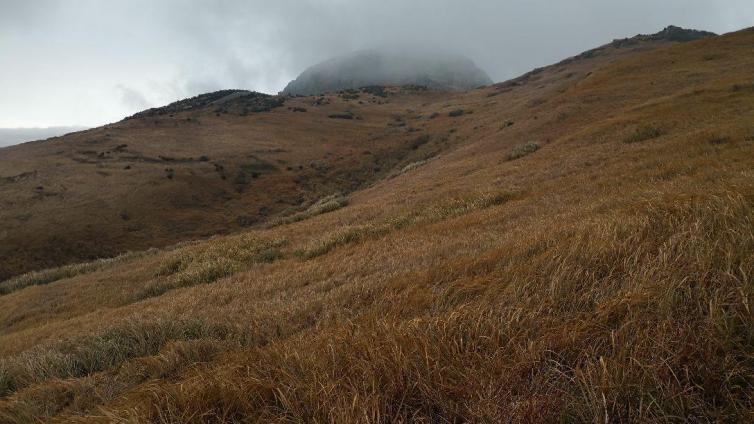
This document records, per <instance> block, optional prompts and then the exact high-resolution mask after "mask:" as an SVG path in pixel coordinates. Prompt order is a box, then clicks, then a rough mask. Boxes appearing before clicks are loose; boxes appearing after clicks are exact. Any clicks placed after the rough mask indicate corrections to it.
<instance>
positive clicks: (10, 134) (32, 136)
mask: <svg viewBox="0 0 754 424" xmlns="http://www.w3.org/2000/svg"><path fill="white" fill-rule="evenodd" d="M85 129H86V128H85V127H47V128H0V147H4V146H12V145H14V144H19V143H25V142H27V141H34V140H42V139H45V138H50V137H57V136H61V135H65V134H69V133H72V132H76V131H82V130H85Z"/></svg>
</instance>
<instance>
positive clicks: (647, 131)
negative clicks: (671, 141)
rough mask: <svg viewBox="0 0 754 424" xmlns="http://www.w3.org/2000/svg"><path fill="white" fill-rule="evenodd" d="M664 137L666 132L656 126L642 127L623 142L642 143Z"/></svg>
mask: <svg viewBox="0 0 754 424" xmlns="http://www.w3.org/2000/svg"><path fill="white" fill-rule="evenodd" d="M663 135H665V131H664V130H663V129H662V128H660V127H657V126H654V125H642V126H641V127H639V128H637V129H636V131H634V132H633V134H631V135H629V136H628V137H626V138H624V139H623V142H624V143H627V144H632V143H640V142H642V141H647V140H652V139H655V138H658V137H662V136H663Z"/></svg>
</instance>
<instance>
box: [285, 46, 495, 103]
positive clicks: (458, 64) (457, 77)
mask: <svg viewBox="0 0 754 424" xmlns="http://www.w3.org/2000/svg"><path fill="white" fill-rule="evenodd" d="M491 83H492V80H491V79H490V77H489V76H488V75H487V74H486V73H485V72H484V71H483V70H481V69H479V68H478V67H477V66H476V65H475V64H474V62H472V61H471V60H470V59H468V58H467V57H464V56H461V55H455V54H446V53H428V52H425V51H409V50H387V49H372V50H362V51H358V52H355V53H351V54H348V55H345V56H339V57H336V58H333V59H330V60H327V61H325V62H322V63H319V64H317V65H314V66H312V67H311V68H309V69H307V70H306V71H304V72H303V73H302V74H301V75H299V77H298V78H296V79H295V80H293V81H291V82H290V83H289V84H288V86H287V87H285V89H284V90H283V92H282V94H291V95H312V94H321V93H325V92H328V91H340V90H346V89H355V88H361V87H366V86H370V85H423V86H427V87H429V88H433V89H438V90H447V91H464V90H469V89H472V88H475V87H478V86H481V85H488V84H491Z"/></svg>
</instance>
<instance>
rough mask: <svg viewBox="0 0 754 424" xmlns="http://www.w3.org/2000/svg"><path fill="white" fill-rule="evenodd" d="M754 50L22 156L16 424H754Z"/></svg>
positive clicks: (6, 231) (683, 46) (8, 246)
mask: <svg viewBox="0 0 754 424" xmlns="http://www.w3.org/2000/svg"><path fill="white" fill-rule="evenodd" d="M752 45H754V29H747V30H743V31H739V32H735V33H730V34H725V35H721V36H717V37H704V38H702V39H698V40H695V41H689V42H681V41H678V40H676V39H669V38H652V37H649V38H640V39H637V40H636V42H631V43H609V44H606V45H605V46H602V47H600V48H598V49H596V50H594V51H591V52H589V53H588V54H582V55H578V56H575V57H572V58H567V59H565V60H563V61H561V62H559V63H557V64H554V65H551V66H547V67H544V68H541V69H537V70H533V71H532V72H529V73H527V74H525V75H523V76H521V77H518V78H515V79H513V80H510V81H505V82H499V83H497V84H493V85H489V86H486V87H482V88H478V89H473V90H469V91H465V92H443V91H435V90H424V89H422V88H420V87H416V86H409V87H397V86H392V87H369V88H366V89H362V90H354V91H348V92H342V93H335V92H331V93H327V94H324V95H317V96H308V97H294V98H290V97H284V96H281V97H278V96H266V95H263V94H259V93H253V92H248V91H243V90H229V91H224V92H217V93H208V94H206V95H203V96H200V97H197V98H193V99H187V100H186V101H182V102H178V103H175V104H173V105H169V106H167V107H166V108H161V109H155V110H151V111H149V112H147V113H142V114H137V115H136V116H134V117H132V118H130V119H127V120H124V121H122V122H118V123H115V124H112V125H108V126H106V127H102V128H96V129H92V130H88V131H85V132H82V133H77V134H72V135H68V136H65V137H60V138H55V139H51V140H47V141H43V142H41V141H38V142H32V143H26V144H24V145H20V146H13V147H10V148H4V149H0V177H2V179H0V202H2V205H1V206H0V214H2V215H0V225H2V227H0V235H2V239H0V248H2V249H3V250H2V251H1V252H0V257H2V258H3V260H2V261H0V263H1V264H2V266H3V267H5V268H4V270H5V271H4V272H5V273H6V275H9V276H10V275H15V276H14V277H12V278H10V279H8V280H6V281H3V282H0V421H1V422H9V423H24V422H70V421H76V422H176V423H177V422H181V423H183V422H187V423H200V422H223V423H230V422H345V423H350V422H484V423H486V422H490V423H494V422H517V423H527V422H598V421H599V422H605V421H608V422H713V421H722V422H750V421H751V420H752V418H754V407H753V406H752V402H751V399H754V363H753V362H752V351H753V347H754V346H753V344H752V340H754V313H753V311H752V308H751V305H752V302H754V284H752V276H754V236H752V231H751V229H752V228H753V227H754V178H752V176H753V175H752V169H754V81H753V80H752V72H751V69H754V55H751V54H750V52H751V46H752ZM129 251H130V252H129ZM116 254H117V256H111V255H116ZM88 257H91V258H93V259H92V260H87V258H88ZM45 261H47V262H45ZM9 264H11V265H12V266H11V265H9ZM47 264H50V265H49V266H52V265H53V264H55V265H57V264H59V265H63V266H59V267H53V268H50V269H46V270H45V269H41V268H42V267H44V266H48V265H47ZM64 264H67V265H64ZM25 270H30V271H32V272H29V273H25V274H21V275H18V274H20V273H21V272H23V271H25Z"/></svg>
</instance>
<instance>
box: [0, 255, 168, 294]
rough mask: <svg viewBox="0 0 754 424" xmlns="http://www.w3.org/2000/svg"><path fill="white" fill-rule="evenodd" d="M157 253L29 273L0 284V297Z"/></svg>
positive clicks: (121, 256) (126, 256) (120, 256)
mask: <svg viewBox="0 0 754 424" xmlns="http://www.w3.org/2000/svg"><path fill="white" fill-rule="evenodd" d="M157 252H158V249H149V250H145V251H141V252H128V253H124V254H122V255H119V256H116V257H114V258H104V259H98V260H96V261H92V262H84V263H80V264H71V265H66V266H62V267H58V268H51V269H45V270H42V271H33V272H29V273H26V274H23V275H19V276H17V277H13V278H11V279H9V280H5V281H2V282H0V296H1V295H5V294H8V293H12V292H14V291H17V290H21V289H23V288H26V287H29V286H39V285H44V284H50V283H53V282H55V281H58V280H63V279H66V278H72V277H75V276H77V275H83V274H88V273H90V272H94V271H97V270H100V269H102V268H105V267H107V266H109V265H113V264H119V263H123V262H128V261H131V260H135V259H139V258H143V257H145V256H148V255H154V254H156V253H157Z"/></svg>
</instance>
